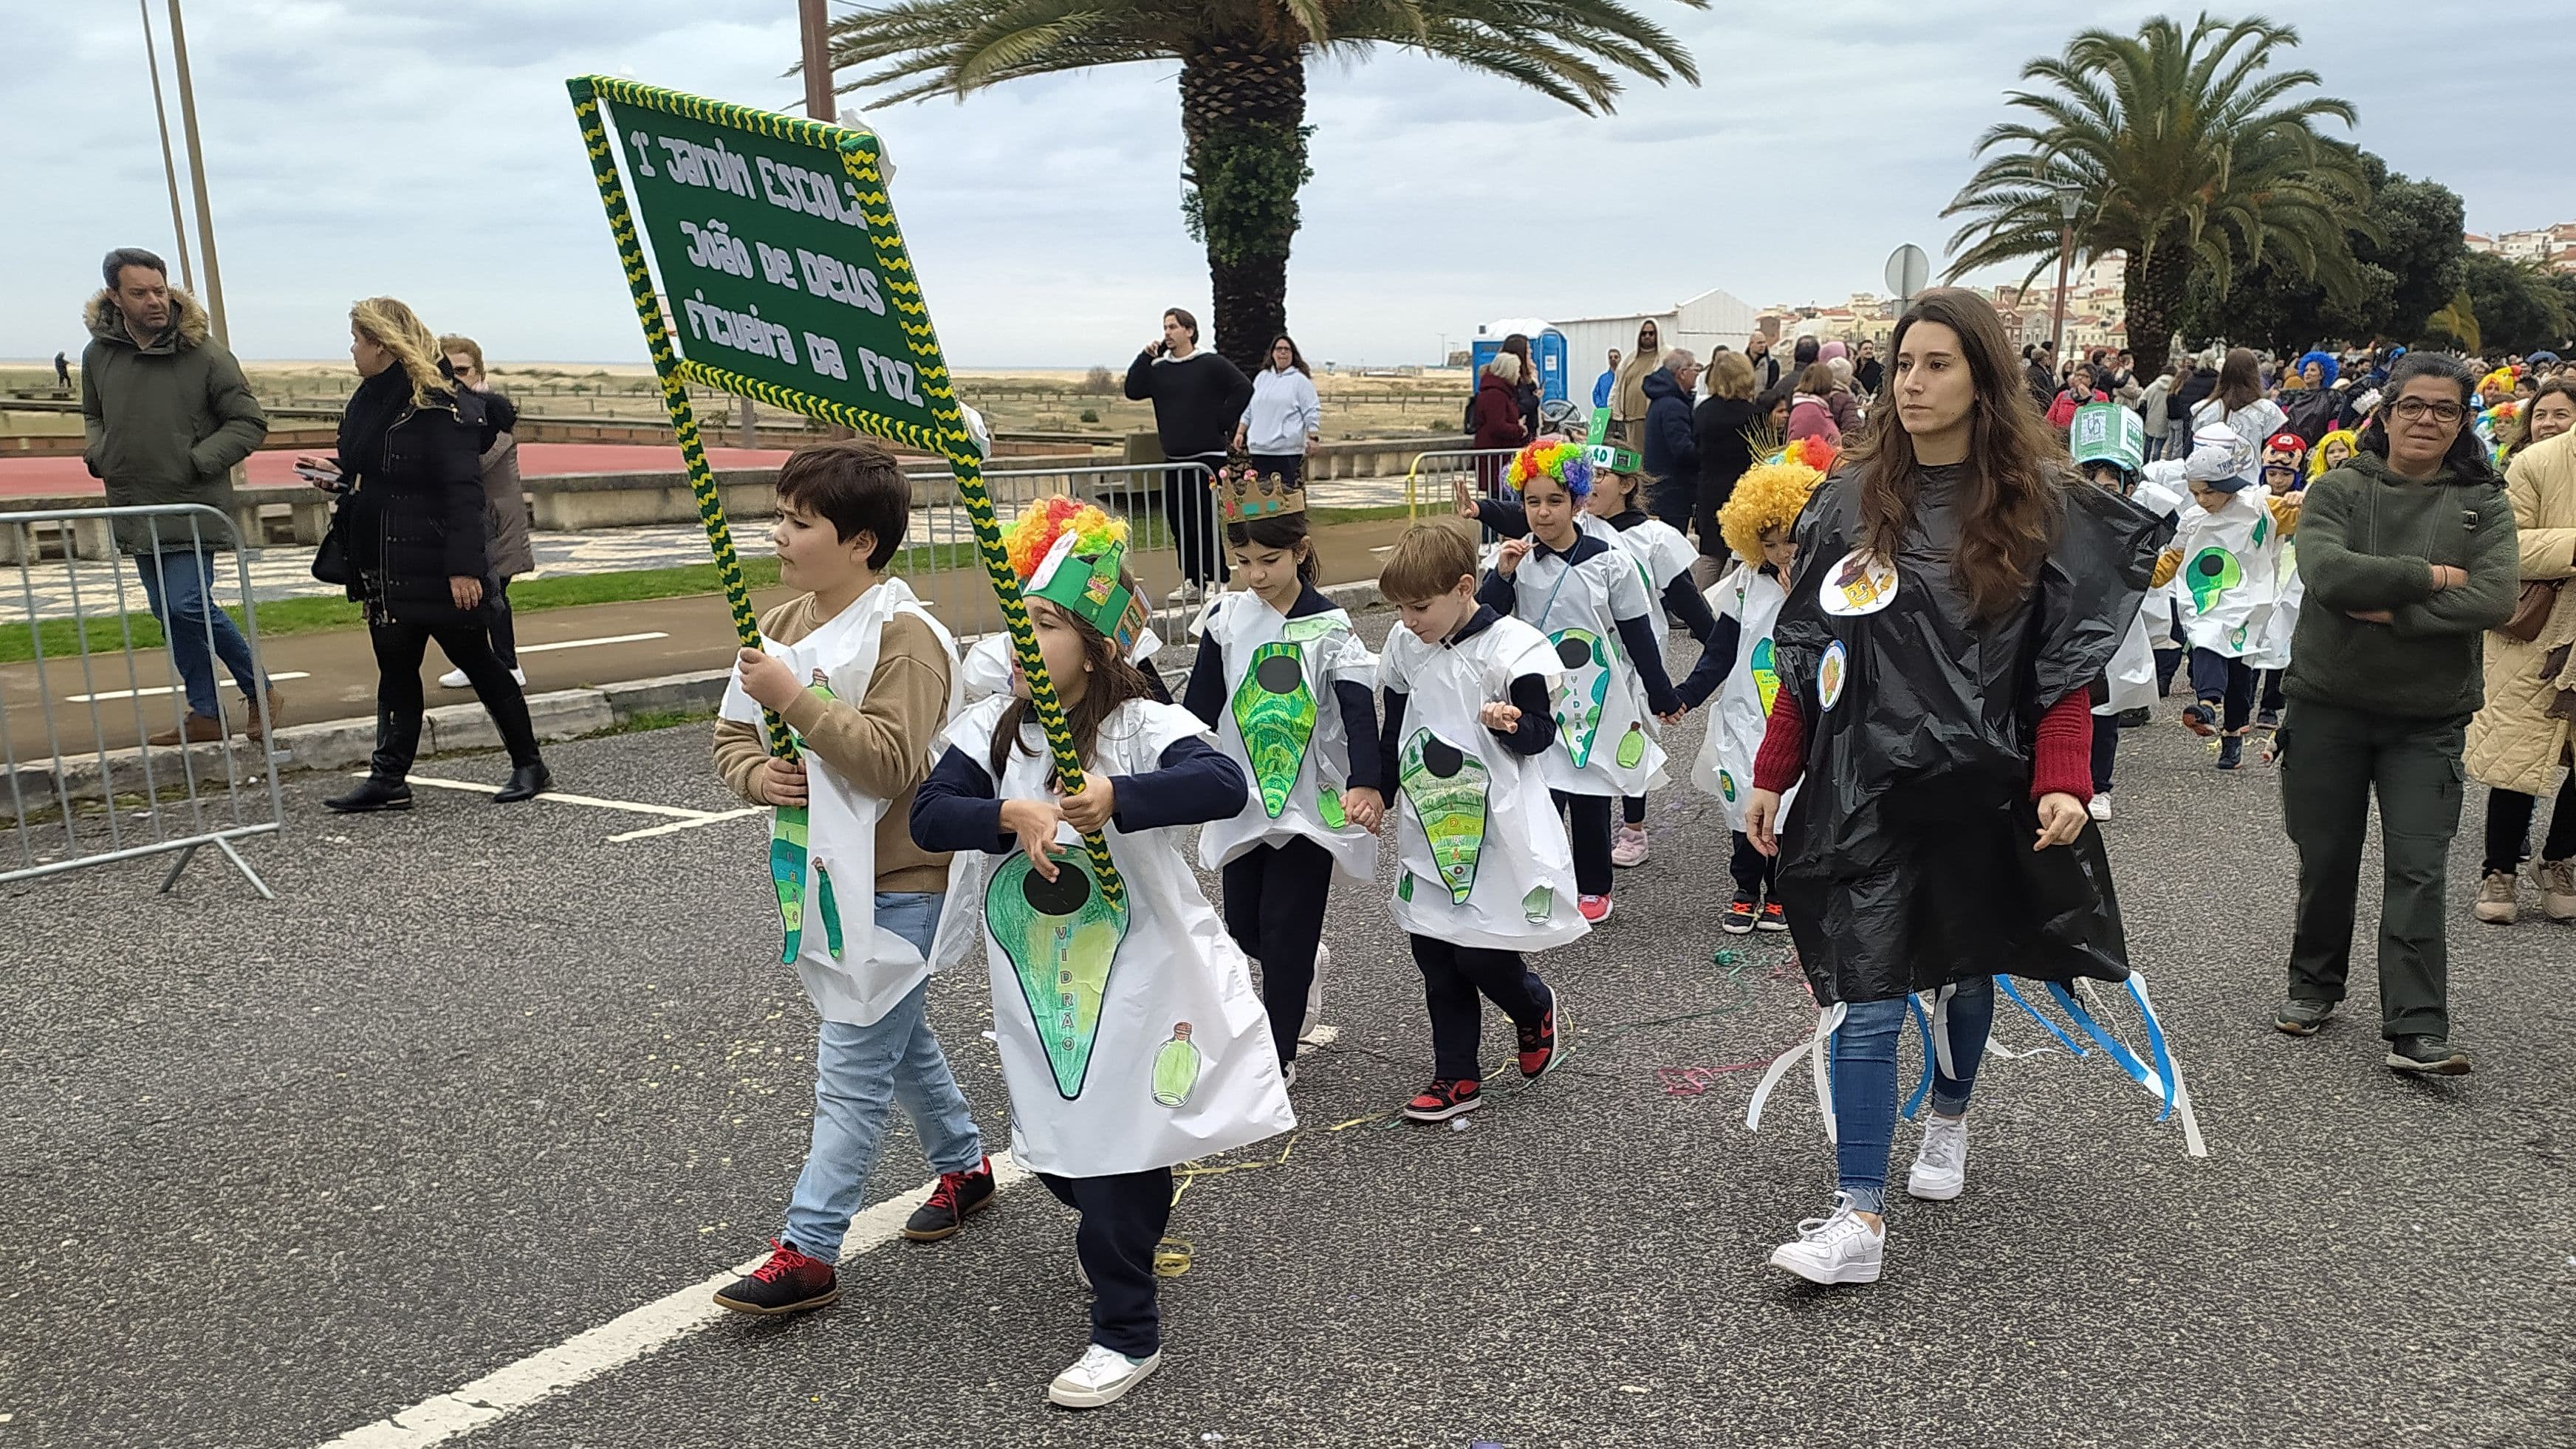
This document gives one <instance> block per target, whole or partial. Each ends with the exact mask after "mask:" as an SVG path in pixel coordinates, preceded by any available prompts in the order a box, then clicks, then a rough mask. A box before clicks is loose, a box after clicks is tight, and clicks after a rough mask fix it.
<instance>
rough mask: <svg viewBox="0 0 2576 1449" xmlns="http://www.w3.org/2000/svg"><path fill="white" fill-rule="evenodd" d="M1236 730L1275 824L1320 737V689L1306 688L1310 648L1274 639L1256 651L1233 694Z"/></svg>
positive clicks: (1262, 805)
mask: <svg viewBox="0 0 2576 1449" xmlns="http://www.w3.org/2000/svg"><path fill="white" fill-rule="evenodd" d="M1234 727H1235V729H1236V730H1237V731H1238V732H1240V733H1241V734H1242V736H1243V752H1244V755H1245V757H1246V758H1248V759H1249V760H1250V761H1251V762H1252V779H1253V784H1254V786H1255V787H1256V788H1257V789H1259V790H1260V792H1261V808H1262V810H1263V811H1265V812H1266V813H1268V814H1269V816H1270V817H1271V818H1272V819H1274V820H1276V819H1277V818H1279V812H1280V811H1282V810H1285V809H1287V808H1288V792H1289V791H1290V790H1291V789H1293V788H1295V786H1296V784H1297V776H1298V774H1299V773H1300V772H1301V771H1303V770H1304V769H1305V768H1306V746H1307V745H1308V744H1309V743H1311V742H1312V741H1313V740H1314V738H1315V691H1314V690H1312V689H1310V688H1308V687H1307V684H1306V650H1305V647H1304V646H1303V645H1300V644H1296V643H1293V642H1291V641H1288V640H1284V639H1281V640H1274V641H1272V642H1270V643H1268V644H1264V645H1262V646H1261V647H1260V648H1258V649H1255V650H1253V651H1252V660H1251V667H1250V668H1248V669H1246V670H1245V671H1244V674H1243V683H1242V685H1241V686H1240V687H1238V688H1237V689H1236V690H1235V691H1234Z"/></svg>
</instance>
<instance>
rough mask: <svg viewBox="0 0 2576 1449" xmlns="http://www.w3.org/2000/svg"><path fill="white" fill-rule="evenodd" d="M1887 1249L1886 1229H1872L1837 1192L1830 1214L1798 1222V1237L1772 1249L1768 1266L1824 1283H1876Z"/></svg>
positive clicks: (1813, 1281)
mask: <svg viewBox="0 0 2576 1449" xmlns="http://www.w3.org/2000/svg"><path fill="white" fill-rule="evenodd" d="M1886 1253H1887V1230H1886V1229H1885V1228H1880V1229H1878V1230H1876V1231H1872V1230H1871V1228H1870V1226H1869V1224H1867V1223H1864V1222H1862V1221H1861V1220H1860V1217H1859V1215H1857V1214H1856V1213H1854V1212H1853V1211H1852V1205H1851V1199H1850V1198H1849V1197H1848V1196H1846V1195H1844V1194H1842V1193H1839V1192H1838V1193H1835V1194H1834V1210H1833V1213H1832V1214H1831V1215H1830V1216H1827V1217H1821V1218H1808V1219H1806V1220H1804V1221H1802V1222H1800V1223H1799V1224H1798V1238H1797V1241H1795V1242H1790V1243H1782V1244H1781V1245H1780V1246H1778V1247H1776V1248H1773V1249H1772V1250H1771V1266H1772V1267H1774V1268H1786V1269H1787V1270H1789V1271H1790V1272H1792V1273H1795V1274H1797V1275H1798V1276H1799V1277H1801V1278H1804V1279H1806V1280H1807V1281H1808V1282H1810V1283H1822V1284H1824V1285H1826V1286H1827V1287H1831V1286H1833V1285H1835V1284H1838V1283H1875V1282H1877V1281H1878V1270H1879V1265H1880V1262H1881V1260H1882V1259H1883V1258H1884V1257H1885V1256H1886Z"/></svg>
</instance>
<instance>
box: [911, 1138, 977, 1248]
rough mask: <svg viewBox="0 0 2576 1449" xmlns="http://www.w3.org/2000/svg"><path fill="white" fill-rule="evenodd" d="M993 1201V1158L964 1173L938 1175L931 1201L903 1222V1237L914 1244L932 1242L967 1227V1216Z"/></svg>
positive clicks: (915, 1210) (932, 1190)
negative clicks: (937, 1183) (937, 1182)
mask: <svg viewBox="0 0 2576 1449" xmlns="http://www.w3.org/2000/svg"><path fill="white" fill-rule="evenodd" d="M992 1201H993V1159H992V1158H990V1157H987V1158H985V1159H984V1160H983V1161H982V1162H980V1163H977V1164H976V1165H975V1166H974V1167H972V1168H969V1169H967V1170H966V1171H964V1172H943V1173H941V1174H939V1185H938V1186H937V1187H934V1188H932V1189H931V1190H930V1200H929V1201H928V1202H925V1203H923V1204H922V1205H921V1206H919V1207H917V1208H914V1209H913V1210H912V1216H911V1217H909V1218H907V1219H905V1220H904V1224H903V1235H904V1236H905V1237H907V1238H910V1239H912V1240H913V1241H914V1242H916V1243H935V1242H938V1241H939V1240H940V1239H941V1238H945V1237H950V1236H952V1235H954V1234H955V1233H956V1231H957V1230H958V1229H959V1228H962V1227H964V1226H966V1215H967V1214H968V1213H971V1212H975V1211H978V1210H979V1209H982V1208H984V1207H985V1206H987V1205H989V1204H990V1203H991V1202H992Z"/></svg>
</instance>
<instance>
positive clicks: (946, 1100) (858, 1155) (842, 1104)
mask: <svg viewBox="0 0 2576 1449" xmlns="http://www.w3.org/2000/svg"><path fill="white" fill-rule="evenodd" d="M944 898H945V897H944V895H943V894H942V893H941V892H938V891H919V892H913V891H906V892H901V893H887V892H880V893H878V895H877V898H876V919H877V924H878V925H880V926H883V927H885V928H886V929H887V930H889V931H892V932H894V933H895V934H896V935H898V936H901V937H903V938H904V939H905V940H907V941H910V942H911V943H912V944H913V945H914V946H916V947H918V948H920V950H921V951H922V952H923V953H924V954H925V955H926V954H928V953H929V950H930V938H931V934H932V932H933V931H935V930H936V929H937V928H938V925H939V903H940V902H941V900H943V899H944ZM929 991H930V983H929V982H928V981H927V980H925V981H923V982H922V983H921V984H920V985H918V986H915V987H914V988H912V992H911V994H910V995H908V996H906V997H904V999H903V1000H902V1002H901V1003H900V1004H898V1005H897V1006H896V1007H895V1008H894V1009H893V1010H892V1011H889V1012H887V1013H886V1014H885V1015H884V1016H882V1017H879V1018H878V1019H877V1020H876V1021H874V1022H872V1023H870V1024H869V1025H866V1026H852V1025H850V1024H848V1023H847V1022H838V1021H827V1022H824V1023H823V1028H822V1031H821V1033H820V1034H819V1035H818V1036H817V1038H816V1040H815V1043H814V1140H813V1145H812V1146H810V1147H808V1148H807V1149H806V1152H805V1171H804V1172H803V1174H802V1175H800V1176H799V1177H798V1178H797V1179H796V1196H795V1198H794V1200H792V1201H791V1202H789V1203H788V1205H787V1228H786V1231H785V1232H784V1233H783V1234H782V1235H781V1236H782V1237H783V1238H784V1240H785V1241H787V1242H790V1243H793V1244H795V1245H796V1251H798V1252H800V1253H803V1254H805V1255H806V1256H807V1257H809V1258H820V1259H822V1260H823V1261H824V1262H826V1263H832V1262H838V1261H839V1260H840V1256H841V1238H842V1235H843V1234H845V1233H847V1232H849V1230H850V1218H851V1216H852V1215H854V1214H855V1213H857V1212H858V1210H859V1207H860V1205H861V1202H862V1198H863V1195H864V1194H865V1192H866V1191H867V1186H868V1173H869V1171H870V1170H871V1169H873V1168H874V1167H875V1166H876V1165H877V1145H878V1143H879V1141H880V1140H881V1139H882V1138H883V1136H884V1134H885V1119H886V1106H887V1104H888V1103H891V1102H897V1101H900V1102H901V1103H903V1109H904V1111H906V1112H907V1113H910V1114H911V1116H912V1126H913V1130H914V1131H916V1132H918V1133H920V1134H921V1147H922V1151H923V1152H924V1153H925V1154H926V1155H928V1157H929V1158H930V1165H931V1167H932V1168H933V1169H935V1170H937V1171H940V1172H966V1171H970V1170H972V1169H974V1168H976V1167H978V1166H980V1165H982V1163H983V1161H984V1142H983V1139H982V1138H981V1137H979V1136H977V1135H976V1132H975V1118H974V1115H973V1113H972V1112H970V1111H969V1110H968V1109H967V1106H966V1094H965V1093H963V1092H960V1091H958V1090H957V1079H956V1077H954V1076H952V1075H951V1074H950V1073H949V1070H948V1057H947V1055H946V1054H945V1053H943V1052H941V1051H940V1049H939V1038H938V1037H936V1036H934V1035H932V1034H931V1030H930V1022H929V1020H928V1019H927V1018H926V1016H925V1015H924V1012H923V998H924V997H925V996H927V995H928V994H929Z"/></svg>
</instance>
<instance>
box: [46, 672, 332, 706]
mask: <svg viewBox="0 0 2576 1449" xmlns="http://www.w3.org/2000/svg"><path fill="white" fill-rule="evenodd" d="M312 677H313V676H312V675H310V674H307V673H305V672H304V671H303V670H300V669H289V670H285V671H283V672H281V673H277V674H272V675H270V676H269V677H268V682H269V683H271V684H275V683H276V682H277V681H279V680H281V679H311V678H312ZM171 689H172V686H170V685H167V684H159V685H154V686H153V687H152V688H150V689H110V690H103V691H101V692H99V693H97V694H66V695H64V696H63V698H64V699H65V700H68V701H70V702H71V703H73V704H88V703H90V702H91V701H93V700H95V701H97V702H98V703H100V704H105V703H107V702H108V701H109V700H111V699H150V698H152V697H153V696H155V695H161V694H168V693H170V692H171Z"/></svg>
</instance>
